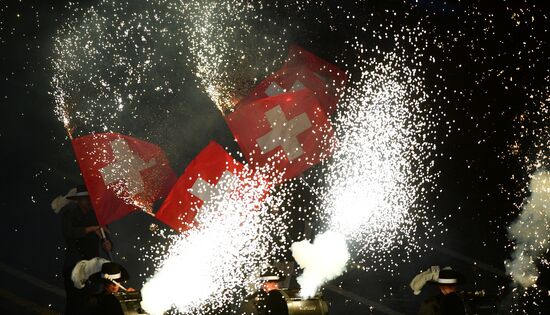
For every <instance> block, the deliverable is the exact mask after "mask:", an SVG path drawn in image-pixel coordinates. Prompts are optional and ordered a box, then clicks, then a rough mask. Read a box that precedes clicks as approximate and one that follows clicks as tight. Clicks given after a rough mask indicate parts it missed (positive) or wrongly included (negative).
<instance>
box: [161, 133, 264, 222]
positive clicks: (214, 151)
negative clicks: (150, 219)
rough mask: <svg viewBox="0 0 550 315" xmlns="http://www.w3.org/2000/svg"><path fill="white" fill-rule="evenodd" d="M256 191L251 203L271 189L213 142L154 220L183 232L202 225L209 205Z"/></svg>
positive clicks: (194, 162)
mask: <svg viewBox="0 0 550 315" xmlns="http://www.w3.org/2000/svg"><path fill="white" fill-rule="evenodd" d="M253 189H256V190H255V192H258V193H257V194H256V195H255V196H253V197H254V199H255V200H253V201H252V203H253V202H254V201H260V200H262V199H263V198H264V197H265V195H266V194H267V192H268V191H269V189H270V186H269V184H268V183H266V182H263V183H259V182H257V181H255V178H254V177H253V175H252V173H251V172H250V171H248V169H246V168H245V167H244V165H243V164H241V163H239V162H238V161H236V160H235V159H233V157H231V156H230V155H229V154H228V153H227V152H226V151H225V150H224V149H223V148H222V147H221V146H220V145H219V144H217V143H216V142H214V141H212V142H210V143H209V144H208V146H206V148H204V149H203V150H202V151H201V152H200V153H199V154H198V155H197V156H196V157H195V159H194V160H193V161H191V163H190V164H189V165H188V166H187V168H186V169H185V172H184V173H183V175H181V176H180V178H179V179H178V181H177V182H176V184H175V185H174V187H173V188H172V191H170V193H169V194H168V196H167V197H166V199H165V200H164V203H163V204H162V206H161V207H160V209H159V210H158V211H157V213H156V215H155V216H156V217H157V218H158V219H159V220H161V221H162V222H164V223H166V224H167V225H168V226H170V227H172V228H173V229H175V230H178V231H180V232H183V231H186V230H188V229H190V228H192V227H194V226H196V225H198V224H201V218H202V217H204V215H205V213H204V212H203V210H205V209H206V208H207V203H210V204H211V205H212V203H213V202H216V200H219V198H227V196H228V194H229V196H230V197H232V198H240V197H242V195H243V194H247V193H249V192H250V191H251V190H253ZM239 190H240V191H239ZM245 190H246V191H248V192H245ZM214 206H215V205H214ZM208 209H210V210H212V208H208Z"/></svg>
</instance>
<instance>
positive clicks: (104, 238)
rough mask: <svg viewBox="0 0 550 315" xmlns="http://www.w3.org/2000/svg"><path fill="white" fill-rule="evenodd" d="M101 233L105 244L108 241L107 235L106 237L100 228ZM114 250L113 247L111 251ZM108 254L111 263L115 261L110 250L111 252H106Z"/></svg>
mask: <svg viewBox="0 0 550 315" xmlns="http://www.w3.org/2000/svg"><path fill="white" fill-rule="evenodd" d="M99 232H100V233H101V239H102V240H103V242H105V241H108V239H107V235H105V230H103V227H100V228H99ZM112 249H113V248H112V246H111V250H112ZM106 252H107V256H109V260H110V261H113V255H112V254H111V251H110V250H109V251H107V250H106Z"/></svg>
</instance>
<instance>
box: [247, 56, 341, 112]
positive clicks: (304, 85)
mask: <svg viewBox="0 0 550 315" xmlns="http://www.w3.org/2000/svg"><path fill="white" fill-rule="evenodd" d="M303 89H309V90H310V91H311V92H312V93H313V94H315V96H316V97H317V98H318V99H319V103H320V105H321V107H322V108H323V109H324V110H325V111H326V112H330V113H332V112H333V111H334V110H335V108H336V107H335V105H336V103H335V102H334V97H333V96H332V95H330V94H329V93H328V91H327V87H326V86H325V82H324V81H323V80H322V79H321V78H320V77H319V76H317V75H315V73H314V72H313V71H310V70H309V68H308V67H307V66H306V65H296V66H294V67H284V68H282V69H280V70H279V71H277V72H275V73H274V74H272V75H270V76H269V77H267V78H266V79H265V80H263V81H262V82H260V84H258V85H257V86H256V87H254V89H253V90H252V91H251V92H250V94H249V95H248V96H247V97H245V98H244V99H242V100H241V101H240V102H239V104H237V107H240V106H242V105H243V104H246V103H250V102H252V101H255V100H257V99H261V98H265V97H270V96H275V95H279V94H282V93H286V92H296V91H300V90H303Z"/></svg>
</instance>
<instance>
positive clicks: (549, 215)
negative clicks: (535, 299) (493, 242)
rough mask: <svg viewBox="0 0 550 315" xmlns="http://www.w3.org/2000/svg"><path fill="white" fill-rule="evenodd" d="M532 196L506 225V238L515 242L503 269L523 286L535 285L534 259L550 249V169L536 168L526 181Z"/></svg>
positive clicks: (535, 269) (536, 271)
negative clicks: (514, 219) (510, 257)
mask: <svg viewBox="0 0 550 315" xmlns="http://www.w3.org/2000/svg"><path fill="white" fill-rule="evenodd" d="M529 190H530V191H531V196H530V197H529V198H528V199H527V200H526V201H525V203H524V205H523V209H522V211H521V213H520V215H519V217H518V218H517V220H516V221H514V223H512V225H511V226H510V227H509V232H508V233H509V238H510V239H512V240H514V241H515V242H516V246H515V247H514V251H513V252H512V259H511V260H510V261H507V262H506V270H507V272H508V274H509V275H510V276H511V277H512V279H513V280H514V282H516V283H518V284H520V285H521V286H523V287H531V286H533V285H535V283H536V282H537V279H538V277H539V273H540V272H539V270H538V268H537V266H536V262H537V261H538V260H539V259H540V258H541V256H542V255H543V254H544V253H546V252H548V250H550V242H549V240H550V171H548V170H538V171H537V172H535V174H533V176H532V177H531V182H530V183H529Z"/></svg>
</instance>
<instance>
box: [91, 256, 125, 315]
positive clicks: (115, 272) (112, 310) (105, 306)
mask: <svg viewBox="0 0 550 315" xmlns="http://www.w3.org/2000/svg"><path fill="white" fill-rule="evenodd" d="M128 278H129V275H128V272H127V271H126V269H125V268H124V267H122V266H121V265H120V264H117V263H114V262H106V263H104V264H103V265H102V266H101V271H100V272H97V273H95V274H93V275H91V276H90V278H89V279H88V281H87V282H86V287H85V289H86V290H87V292H88V293H89V294H90V295H89V300H88V305H89V306H90V310H91V311H90V314H92V315H96V314H97V315H123V314H124V312H123V311H122V307H121V304H120V302H119V301H118V299H117V298H116V297H115V294H117V293H118V292H119V291H120V289H121V288H122V289H123V290H124V291H127V292H133V291H135V290H134V289H132V288H128V289H126V288H124V287H123V286H122V283H124V281H126V280H128Z"/></svg>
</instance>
